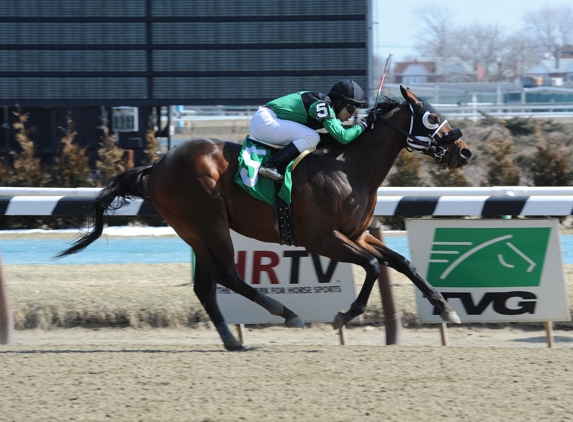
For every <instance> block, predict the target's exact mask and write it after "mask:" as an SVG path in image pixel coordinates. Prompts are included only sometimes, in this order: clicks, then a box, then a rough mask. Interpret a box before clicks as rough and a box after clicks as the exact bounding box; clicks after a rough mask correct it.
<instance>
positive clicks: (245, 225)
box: [59, 87, 471, 350]
mask: <svg viewBox="0 0 573 422" xmlns="http://www.w3.org/2000/svg"><path fill="white" fill-rule="evenodd" d="M401 90H402V95H403V96H404V98H405V100H406V101H405V102H403V103H400V102H399V101H398V100H397V99H395V98H385V99H384V102H383V103H381V104H379V105H377V107H376V108H375V109H372V110H370V116H371V117H373V118H375V119H376V123H375V124H374V125H373V127H372V128H371V129H368V130H366V131H365V132H364V133H363V134H362V135H360V137H358V138H357V139H356V140H354V141H353V142H351V143H350V144H348V145H345V146H342V145H332V144H331V145H329V146H328V148H326V147H325V148H323V149H322V150H321V153H319V154H311V155H309V156H307V157H306V158H305V159H304V160H303V161H301V162H300V164H299V165H298V166H297V167H296V168H295V170H294V171H293V173H292V179H293V192H292V204H291V209H292V218H293V224H292V225H293V231H294V239H295V241H296V245H297V246H302V247H304V248H306V249H307V250H308V252H310V253H313V254H318V255H323V256H325V257H328V258H331V259H333V260H336V261H340V262H350V263H353V264H356V265H359V266H361V267H362V268H364V270H365V271H366V278H365V281H364V285H363V287H362V290H361V291H360V293H359V295H358V297H357V299H356V300H355V301H354V302H353V303H352V304H351V306H350V309H349V310H348V311H347V312H345V313H344V312H339V313H338V315H336V316H335V318H334V322H333V327H334V328H340V327H342V326H343V325H345V324H346V323H348V322H349V321H350V320H352V319H353V318H355V317H356V316H358V315H360V314H362V313H363V312H364V311H365V309H366V303H367V301H368V297H369V296H370V293H371V291H372V287H373V285H374V282H375V281H376V279H377V278H378V275H379V273H380V267H379V265H386V266H389V267H391V268H394V269H395V270H397V271H399V272H401V273H403V274H405V275H406V276H407V277H408V278H409V279H410V280H412V282H413V283H414V284H415V285H416V286H417V287H418V288H419V289H420V290H421V291H422V293H423V294H424V296H425V297H426V298H427V299H428V300H429V301H430V303H432V304H433V305H434V306H436V308H437V309H438V310H439V312H440V315H441V317H442V319H443V320H444V321H448V322H454V323H459V322H460V319H459V318H458V316H457V314H456V313H455V311H454V310H453V309H452V308H451V307H450V305H449V304H448V303H447V302H446V301H445V300H444V298H443V297H442V295H441V294H440V293H439V292H438V291H437V290H436V289H434V288H433V287H432V286H431V285H430V284H429V283H428V282H427V281H426V280H425V279H424V278H423V277H422V276H421V275H420V274H419V273H418V272H417V271H416V269H415V268H414V267H413V266H412V264H411V263H410V262H409V261H408V260H407V259H406V258H404V257H403V256H401V255H400V254H398V253H396V252H394V251H392V250H390V249H389V248H388V247H386V246H385V245H384V244H382V243H381V242H380V241H378V240H377V239H376V238H374V237H373V236H371V235H370V234H369V233H368V231H367V229H368V227H369V226H370V223H371V221H372V216H373V213H374V207H375V205H376V200H377V189H378V187H380V185H381V184H382V182H383V181H384V178H385V177H386V175H387V174H388V172H389V171H390V168H391V167H392V165H393V164H394V161H395V160H396V157H398V154H399V153H400V151H401V150H402V149H403V148H409V149H417V150H419V151H420V152H422V153H423V154H426V155H428V156H431V157H433V158H434V160H435V162H436V163H438V164H445V165H446V166H448V167H449V168H452V169H453V168H457V167H461V166H464V165H466V164H467V163H468V161H469V158H470V157H471V150H470V149H469V148H468V146H467V145H466V144H465V143H464V142H463V141H462V140H461V131H460V130H459V129H452V127H451V126H450V125H449V124H448V123H447V121H446V120H445V119H444V118H443V117H442V116H441V115H440V114H439V113H438V112H437V111H435V110H434V109H433V108H432V106H431V105H430V104H428V103H427V102H424V101H423V100H422V99H420V98H418V97H417V96H416V95H415V94H414V93H413V92H412V91H410V90H409V89H405V88H403V87H401ZM240 150H241V146H240V145H238V144H234V143H230V142H223V141H220V140H217V139H211V138H198V139H192V140H190V141H188V142H184V143H182V144H180V145H179V146H177V147H176V148H174V149H172V150H171V151H169V152H168V153H167V154H166V155H164V156H163V157H162V158H160V159H159V160H157V161H156V162H155V163H152V164H149V165H145V166H141V167H137V168H134V169H131V170H128V171H126V172H123V173H121V174H119V175H118V176H116V177H115V178H114V179H112V180H111V182H110V183H109V184H108V185H107V186H105V187H104V188H103V189H102V191H101V193H100V194H99V195H98V197H97V198H96V200H95V202H94V205H93V208H92V211H91V213H90V215H89V216H88V219H89V220H90V222H91V225H92V227H91V229H90V231H88V232H87V233H85V234H84V235H83V236H82V237H80V238H79V239H78V240H77V241H76V242H75V243H74V245H73V246H72V247H70V248H69V249H67V250H65V251H64V252H62V253H61V254H60V255H59V256H65V255H68V254H72V253H75V252H79V251H81V250H83V249H84V248H85V247H86V246H88V245H89V244H90V243H92V242H93V241H95V240H96V239H97V238H98V237H99V236H101V233H102V230H103V215H104V213H105V212H106V211H108V210H113V209H117V208H118V207H119V205H120V204H121V203H124V202H125V201H126V200H129V199H132V198H149V199H151V202H152V203H153V205H154V206H155V208H156V209H157V211H158V212H159V213H160V214H161V215H162V216H163V217H164V218H165V220H166V221H167V222H168V223H169V224H170V225H171V227H173V229H174V230H175V231H176V232H177V234H178V235H179V236H180V237H181V238H182V239H183V240H184V241H185V242H187V243H188V244H189V245H190V246H191V247H192V248H193V251H194V252H195V256H196V270H195V271H196V272H195V279H194V289H195V293H196V294H197V296H198V298H199V299H200V301H201V303H202V305H203V306H204V308H205V310H206V311H207V313H208V314H209V317H210V318H211V320H212V321H213V323H214V325H215V327H216V328H217V330H218V332H219V334H220V336H221V338H222V340H223V343H224V346H225V348H227V349H228V350H238V349H241V348H242V346H241V344H240V343H239V342H238V341H237V340H236V339H235V337H234V336H233V335H232V334H231V332H230V330H229V328H228V326H227V323H226V322H225V320H224V318H223V316H222V314H221V312H220V310H219V307H218V305H217V299H216V285H217V283H219V284H220V285H222V286H224V287H227V288H229V289H231V290H233V291H235V292H237V293H238V294H241V295H243V296H244V297H246V298H248V299H250V300H252V301H254V302H255V303H257V304H259V305H261V306H262V307H264V308H265V309H267V310H268V311H269V312H270V313H271V314H272V315H278V316H282V317H283V318H284V319H285V325H286V326H288V327H304V323H303V322H302V320H301V319H300V317H298V316H297V315H296V314H295V313H294V312H293V311H291V310H290V309H288V308H286V307H285V306H283V305H282V304H281V303H280V302H278V301H276V300H274V299H272V298H270V297H268V296H266V295H265V294H263V293H261V292H258V291H257V290H255V289H254V288H253V287H252V286H250V285H248V284H247V283H245V282H244V281H243V280H242V279H241V278H240V277H239V273H238V272H237V268H236V266H235V256H234V249H233V243H232V242H231V236H230V233H229V230H230V229H233V230H234V231H236V232H237V233H240V234H242V235H244V236H247V237H251V238H254V239H258V240H261V241H263V242H273V243H277V242H278V236H277V231H276V228H275V214H274V209H273V207H272V206H270V205H268V204H266V203H264V202H262V201H260V200H257V199H255V198H253V197H251V196H250V195H249V194H248V193H246V192H245V191H244V190H243V189H242V188H241V187H240V186H239V185H237V184H236V183H235V182H234V180H233V179H234V177H235V174H236V173H237V168H238V160H237V158H238V156H239V152H240ZM146 175H148V176H149V178H148V180H147V185H146V184H145V182H144V180H143V176H146ZM116 198H118V200H116Z"/></svg>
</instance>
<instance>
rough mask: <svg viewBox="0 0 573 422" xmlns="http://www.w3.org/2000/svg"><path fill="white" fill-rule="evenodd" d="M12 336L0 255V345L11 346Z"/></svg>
mask: <svg viewBox="0 0 573 422" xmlns="http://www.w3.org/2000/svg"><path fill="white" fill-rule="evenodd" d="M13 335H14V316H13V315H12V307H11V306H10V296H8V288H7V287H6V279H5V278H4V271H3V269H2V256H1V255H0V344H12V343H13Z"/></svg>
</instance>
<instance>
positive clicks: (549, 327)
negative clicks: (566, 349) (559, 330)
mask: <svg viewBox="0 0 573 422" xmlns="http://www.w3.org/2000/svg"><path fill="white" fill-rule="evenodd" d="M543 325H545V338H546V339H547V347H553V323H552V322H551V321H545V322H544V323H543Z"/></svg>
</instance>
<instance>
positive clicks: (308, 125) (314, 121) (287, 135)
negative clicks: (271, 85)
mask: <svg viewBox="0 0 573 422" xmlns="http://www.w3.org/2000/svg"><path fill="white" fill-rule="evenodd" d="M366 105H367V102H366V98H365V96H364V91H362V88H360V86H359V85H358V84H357V83H356V82H354V81H353V80H350V79H343V80H340V81H338V82H337V83H336V84H335V85H334V86H333V87H332V89H331V90H330V92H329V93H328V95H324V94H322V93H320V92H308V91H302V92H297V93H294V94H290V95H286V96H284V97H281V98H277V99H276V100H273V101H271V102H269V103H267V104H266V105H264V106H261V107H259V109H258V110H257V112H256V113H255V115H254V116H253V117H252V119H251V125H250V130H251V134H252V135H253V137H254V138H255V139H258V140H259V141H263V142H267V143H270V144H275V145H284V148H282V149H281V150H280V151H278V152H277V153H276V154H275V155H274V156H273V157H272V158H271V159H270V160H269V161H268V162H267V163H266V164H265V166H262V167H261V168H260V169H259V174H260V175H261V176H263V177H268V178H270V179H273V180H283V179H284V171H283V172H281V171H279V168H280V169H281V170H284V167H285V166H286V165H287V164H288V163H289V162H291V161H292V160H293V159H295V158H296V157H298V155H299V154H300V153H301V152H302V151H304V150H307V149H309V148H313V147H315V146H316V145H317V144H318V142H319V141H320V135H319V134H318V132H316V129H321V128H325V129H326V130H327V131H328V133H330V134H331V135H332V136H333V137H334V139H336V140H337V141H338V142H340V143H341V144H343V145H345V144H347V143H349V142H352V141H353V140H354V139H356V138H357V137H358V135H360V134H361V133H362V132H363V131H364V130H366V129H367V128H369V127H370V124H371V122H369V121H367V120H368V119H367V118H366V119H363V120H361V121H360V124H358V125H354V126H347V127H345V126H343V125H342V122H345V121H347V120H349V119H350V118H351V117H352V116H354V115H355V114H356V111H357V110H358V108H359V107H365V106H366Z"/></svg>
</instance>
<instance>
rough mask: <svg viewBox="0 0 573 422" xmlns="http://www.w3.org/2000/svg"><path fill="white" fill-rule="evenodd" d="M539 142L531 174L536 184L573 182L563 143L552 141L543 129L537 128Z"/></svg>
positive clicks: (551, 184) (562, 184) (567, 183)
mask: <svg viewBox="0 0 573 422" xmlns="http://www.w3.org/2000/svg"><path fill="white" fill-rule="evenodd" d="M536 135H537V138H538V139H539V141H540V142H539V143H538V144H537V146H536V150H537V151H536V153H535V154H534V156H533V164H532V166H531V174H532V179H533V184H534V185H535V186H568V185H569V184H571V182H573V173H572V172H571V171H568V170H567V169H568V161H569V160H568V157H567V154H566V153H565V150H564V146H563V143H561V142H557V141H552V140H550V139H549V138H547V136H546V135H545V133H544V132H543V131H542V130H541V125H540V124H538V126H537V130H536Z"/></svg>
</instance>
